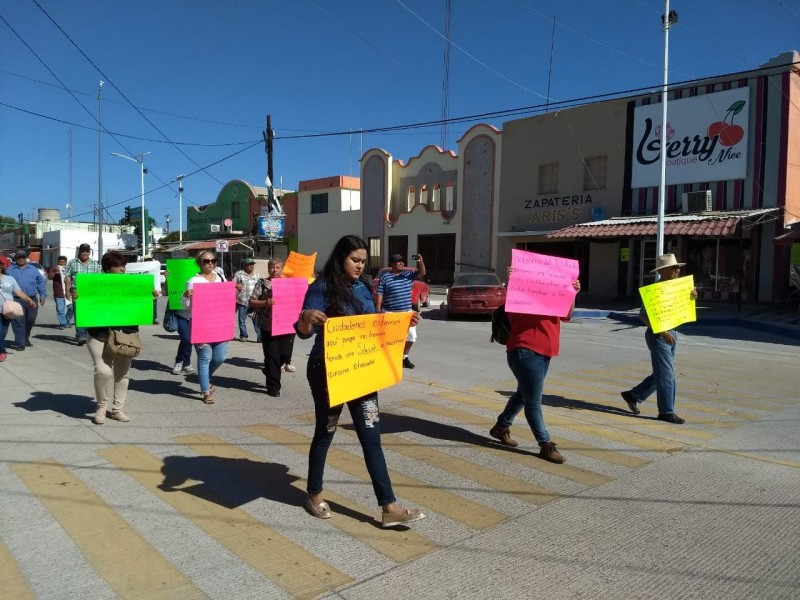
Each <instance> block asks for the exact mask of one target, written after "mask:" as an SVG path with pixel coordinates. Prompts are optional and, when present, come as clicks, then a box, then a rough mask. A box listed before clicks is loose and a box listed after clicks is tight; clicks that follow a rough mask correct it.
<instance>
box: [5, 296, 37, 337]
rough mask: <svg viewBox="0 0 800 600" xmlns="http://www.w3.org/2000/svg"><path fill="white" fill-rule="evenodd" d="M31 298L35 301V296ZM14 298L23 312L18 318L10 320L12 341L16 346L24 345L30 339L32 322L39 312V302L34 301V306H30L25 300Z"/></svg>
mask: <svg viewBox="0 0 800 600" xmlns="http://www.w3.org/2000/svg"><path fill="white" fill-rule="evenodd" d="M33 298H34V301H35V300H36V296H33ZM14 299H15V300H16V301H17V304H19V305H20V306H21V307H22V310H23V313H24V314H23V315H22V316H21V317H20V318H18V319H14V320H13V321H11V329H12V330H13V331H14V343H15V344H16V345H17V346H25V344H26V343H27V342H28V341H29V340H30V337H31V331H32V330H33V324H34V323H36V317H37V316H38V314H39V303H38V302H36V306H34V307H33V308H31V307H30V306H29V305H28V302H27V301H26V300H22V299H20V298H14Z"/></svg>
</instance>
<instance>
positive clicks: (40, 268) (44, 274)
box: [28, 260, 47, 280]
mask: <svg viewBox="0 0 800 600" xmlns="http://www.w3.org/2000/svg"><path fill="white" fill-rule="evenodd" d="M28 264H29V265H30V266H32V267H33V268H34V269H36V270H37V271H39V273H41V274H42V277H44V278H45V280H47V271H45V270H44V267H43V266H42V265H40V264H39V263H38V262H36V261H35V260H29V261H28Z"/></svg>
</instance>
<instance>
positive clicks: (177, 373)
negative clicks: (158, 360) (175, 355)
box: [172, 362, 183, 375]
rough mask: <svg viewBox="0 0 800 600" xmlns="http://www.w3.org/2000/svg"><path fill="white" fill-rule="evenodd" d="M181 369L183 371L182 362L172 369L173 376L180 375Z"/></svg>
mask: <svg viewBox="0 0 800 600" xmlns="http://www.w3.org/2000/svg"><path fill="white" fill-rule="evenodd" d="M181 369H183V363H182V362H179V363H175V366H174V367H172V374H173V375H180V374H181Z"/></svg>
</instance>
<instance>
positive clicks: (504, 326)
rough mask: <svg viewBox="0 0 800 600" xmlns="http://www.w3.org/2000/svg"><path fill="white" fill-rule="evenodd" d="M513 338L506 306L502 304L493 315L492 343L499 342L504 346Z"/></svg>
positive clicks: (490, 339)
mask: <svg viewBox="0 0 800 600" xmlns="http://www.w3.org/2000/svg"><path fill="white" fill-rule="evenodd" d="M510 336H511V323H509V321H508V315H507V314H506V305H505V304H501V305H500V306H498V307H497V310H495V311H494V312H493V313H492V337H491V338H489V341H490V342H497V343H498V344H503V345H504V346H505V345H506V344H507V343H508V338H509V337H510Z"/></svg>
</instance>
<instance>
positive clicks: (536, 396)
mask: <svg viewBox="0 0 800 600" xmlns="http://www.w3.org/2000/svg"><path fill="white" fill-rule="evenodd" d="M506 359H507V360H508V366H509V367H510V368H511V372H512V373H514V377H516V378H517V391H516V392H514V393H513V394H511V397H510V398H509V399H508V402H507V403H506V407H505V409H504V410H503V412H502V413H500V416H499V417H497V422H498V423H499V424H500V425H501V426H502V427H511V425H512V424H513V423H514V418H515V417H516V416H517V415H518V414H519V411H520V410H522V409H523V408H524V409H525V418H526V419H527V420H528V425H530V427H531V431H533V435H534V437H535V438H536V441H537V442H539V445H541V444H546V443H547V442H549V441H550V434H549V433H548V431H547V428H546V427H545V426H544V417H543V416H542V392H543V391H544V378H545V376H546V375H547V369H548V367H549V366H550V357H549V356H542V355H541V354H537V353H536V352H534V351H533V350H528V349H527V348H514V349H513V350H511V351H510V352H508V353H506Z"/></svg>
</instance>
